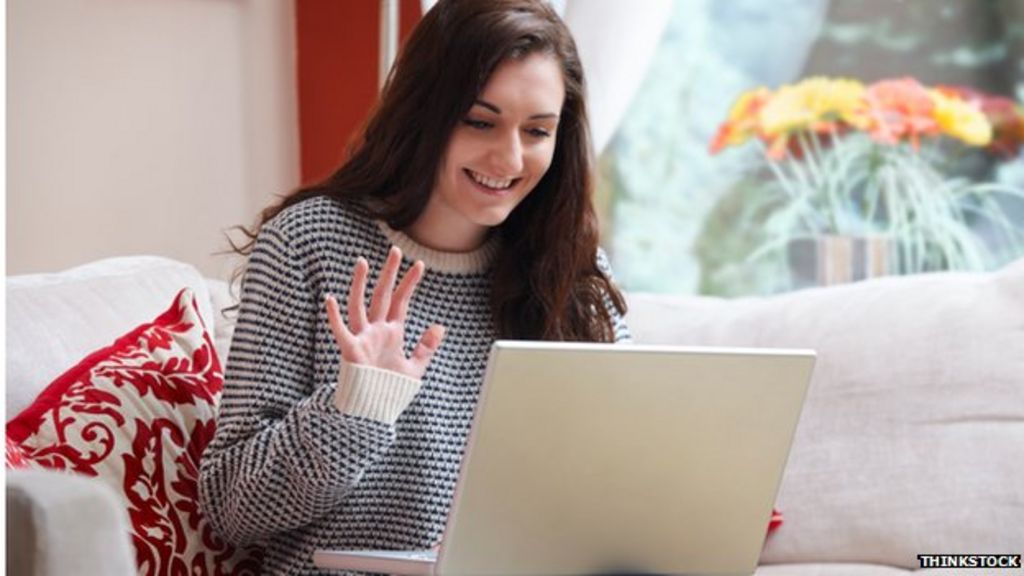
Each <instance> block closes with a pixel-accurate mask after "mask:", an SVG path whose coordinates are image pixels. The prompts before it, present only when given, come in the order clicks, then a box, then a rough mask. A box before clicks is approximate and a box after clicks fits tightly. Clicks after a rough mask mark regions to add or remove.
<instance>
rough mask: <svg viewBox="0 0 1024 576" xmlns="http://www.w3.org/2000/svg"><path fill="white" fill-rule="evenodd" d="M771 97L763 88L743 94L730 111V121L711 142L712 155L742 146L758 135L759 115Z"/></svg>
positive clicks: (723, 125) (769, 92)
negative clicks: (725, 149)
mask: <svg viewBox="0 0 1024 576" xmlns="http://www.w3.org/2000/svg"><path fill="white" fill-rule="evenodd" d="M771 95H772V93H771V91H770V90H768V89H767V88H765V87H763V86H762V87H759V88H755V89H753V90H748V91H746V92H744V93H743V94H741V95H740V97H739V98H737V99H736V103H735V104H733V105H732V108H731V109H730V110H729V119H728V120H726V121H725V122H724V123H723V124H722V125H721V126H720V127H719V128H718V133H716V134H715V137H714V139H713V140H712V141H711V147H710V152H711V154H717V153H718V152H721V151H722V149H723V148H727V147H729V146H736V145H739V144H742V143H744V142H746V141H747V140H749V139H750V138H751V137H752V136H754V135H755V134H756V133H757V125H758V121H757V119H758V114H759V113H760V112H761V108H763V107H764V105H765V103H766V102H767V101H768V99H769V98H771Z"/></svg>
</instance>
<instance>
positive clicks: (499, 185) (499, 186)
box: [467, 170, 515, 190]
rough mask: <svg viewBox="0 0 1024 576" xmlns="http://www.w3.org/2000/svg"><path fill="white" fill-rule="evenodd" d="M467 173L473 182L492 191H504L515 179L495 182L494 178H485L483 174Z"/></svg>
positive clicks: (470, 171)
mask: <svg viewBox="0 0 1024 576" xmlns="http://www.w3.org/2000/svg"><path fill="white" fill-rule="evenodd" d="M467 172H469V175H470V176H471V177H472V178H473V180H474V181H476V183H477V184H482V185H484V186H486V187H488V188H490V189H492V190H504V189H506V188H508V187H509V186H511V185H512V182H513V181H514V180H515V178H507V179H505V180H497V179H495V178H488V177H487V176H484V175H483V174H477V173H476V172H473V171H472V170H467Z"/></svg>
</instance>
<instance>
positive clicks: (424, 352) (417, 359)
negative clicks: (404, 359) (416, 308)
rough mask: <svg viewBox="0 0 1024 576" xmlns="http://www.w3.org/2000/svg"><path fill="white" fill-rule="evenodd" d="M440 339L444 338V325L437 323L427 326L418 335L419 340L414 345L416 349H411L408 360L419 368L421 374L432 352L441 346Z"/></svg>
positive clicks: (432, 354)
mask: <svg viewBox="0 0 1024 576" xmlns="http://www.w3.org/2000/svg"><path fill="white" fill-rule="evenodd" d="M442 339H444V326H441V325H439V324H434V325H433V326H431V327H430V328H427V329H426V331H424V332H423V336H420V341H419V343H418V344H417V345H416V349H415V350H413V351H412V357H410V358H409V361H410V362H412V363H413V364H414V365H415V366H416V367H417V368H418V369H419V370H420V373H421V374H422V373H423V372H424V371H426V369H427V364H430V360H431V358H433V357H434V352H437V349H438V347H439V346H441V340H442Z"/></svg>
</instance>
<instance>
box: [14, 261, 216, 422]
mask: <svg viewBox="0 0 1024 576" xmlns="http://www.w3.org/2000/svg"><path fill="white" fill-rule="evenodd" d="M184 287H188V288H190V289H192V291H193V292H194V293H195V295H196V299H197V300H198V302H199V308H200V311H201V312H202V316H203V319H204V320H205V321H206V323H207V325H208V326H211V327H213V329H216V326H217V323H216V317H215V316H214V314H213V310H212V308H211V306H210V296H209V293H208V291H207V287H206V282H205V281H204V279H203V277H202V276H201V275H200V274H199V272H198V271H197V270H196V269H195V268H193V267H192V266H189V265H188V264H183V263H181V262H176V261H174V260H169V259H167V258H160V257H156V256H133V257H123V258H111V259H107V260H100V261H97V262H93V263H90V264H86V265H84V266H79V267H77V268H73V269H71V270H67V271H64V272H59V273H54V274H32V275H26V276H11V277H8V278H7V368H6V376H7V391H6V396H7V409H6V411H7V415H6V419H10V418H11V416H13V415H14V414H17V413H18V412H20V411H21V410H22V409H24V408H25V407H26V406H28V405H29V403H30V402H32V400H33V399H35V397H36V396H37V395H38V394H39V393H40V392H41V391H42V390H43V388H44V387H45V386H46V385H47V384H49V383H50V382H51V381H52V380H53V379H54V378H56V377H57V375H58V374H60V373H61V372H63V371H64V370H65V369H67V367H69V366H71V365H73V364H74V363H75V362H77V361H78V360H79V359H81V358H82V357H83V356H85V355H86V354H88V353H89V352H90V351H92V350H95V349H97V348H100V347H101V346H106V345H107V344H109V343H110V342H111V341H113V340H114V338H116V337H117V336H118V335H120V334H123V333H125V332H126V331H128V330H129V329H131V328H132V327H134V326H137V325H139V324H141V323H142V322H146V321H148V320H150V319H151V318H153V317H154V316H155V315H156V314H158V313H159V312H160V311H161V310H163V309H164V308H166V307H167V302H169V301H170V300H171V298H172V297H174V295H175V294H177V293H178V291H179V290H181V289H182V288H184Z"/></svg>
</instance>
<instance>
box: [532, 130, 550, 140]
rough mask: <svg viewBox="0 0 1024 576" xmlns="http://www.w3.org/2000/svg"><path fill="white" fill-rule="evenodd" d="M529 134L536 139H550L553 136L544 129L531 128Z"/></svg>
mask: <svg viewBox="0 0 1024 576" xmlns="http://www.w3.org/2000/svg"><path fill="white" fill-rule="evenodd" d="M528 133H529V134H530V136H534V137H536V138H548V137H550V136H551V132H548V131H547V130H545V129H543V128H531V129H530V130H529V131H528Z"/></svg>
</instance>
